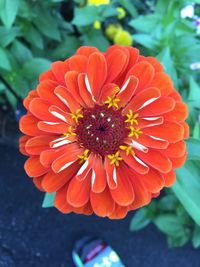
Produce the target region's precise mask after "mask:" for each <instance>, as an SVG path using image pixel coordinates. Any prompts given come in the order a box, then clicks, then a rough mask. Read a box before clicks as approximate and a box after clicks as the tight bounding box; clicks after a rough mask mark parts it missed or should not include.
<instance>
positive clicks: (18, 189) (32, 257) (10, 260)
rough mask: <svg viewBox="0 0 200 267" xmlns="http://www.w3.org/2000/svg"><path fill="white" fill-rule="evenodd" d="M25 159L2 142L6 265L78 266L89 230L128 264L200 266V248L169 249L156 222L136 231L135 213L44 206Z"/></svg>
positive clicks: (1, 247) (0, 246)
mask: <svg viewBox="0 0 200 267" xmlns="http://www.w3.org/2000/svg"><path fill="white" fill-rule="evenodd" d="M24 161H25V158H24V157H23V156H22V155H20V154H19V152H18V150H17V148H14V147H10V146H7V145H2V144H0V170H1V172H0V267H74V265H73V263H72V259H71V251H72V248H73V244H74V242H75V241H76V240H77V239H78V238H80V237H82V236H84V235H88V234H90V235H95V236H99V237H102V238H103V239H105V240H106V241H107V242H108V243H110V245H111V246H113V248H114V249H115V250H116V251H117V252H118V254H119V255H120V256H121V259H122V260H123V262H124V263H125V266H126V267H160V266H162V267H169V266H173V267H199V266H200V250H194V249H193V248H192V247H191V245H187V246H185V247H183V248H179V249H168V248H167V244H166V240H165V236H164V235H162V234H161V233H160V232H158V231H157V230H156V228H154V227H153V226H152V225H150V226H149V227H147V228H146V229H144V230H143V231H140V232H136V233H131V232H130V231H129V223H130V220H131V217H132V215H133V213H132V214H129V215H128V216H127V218H126V219H124V220H119V221H110V220H108V219H102V218H98V217H96V216H89V217H87V216H81V215H75V214H70V215H63V214H61V213H59V212H58V211H56V210H55V209H54V208H50V209H42V208H41V202H42V199H43V194H42V193H41V192H39V191H38V190H37V189H36V188H35V187H34V185H33V184H32V181H31V178H28V177H27V176H26V174H25V172H24V170H23V164H24Z"/></svg>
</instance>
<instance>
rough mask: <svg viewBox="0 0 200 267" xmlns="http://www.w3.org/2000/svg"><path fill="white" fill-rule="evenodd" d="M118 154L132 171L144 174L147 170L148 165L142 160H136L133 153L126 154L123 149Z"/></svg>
mask: <svg viewBox="0 0 200 267" xmlns="http://www.w3.org/2000/svg"><path fill="white" fill-rule="evenodd" d="M120 155H121V156H122V158H123V160H124V161H125V162H126V164H127V165H128V166H129V167H130V168H132V169H133V170H134V171H136V172H138V173H140V174H145V173H147V172H148V171H149V167H148V166H147V165H146V164H144V163H143V164H142V162H140V161H137V160H136V159H135V156H134V155H128V156H127V155H126V153H125V152H124V151H121V152H120Z"/></svg>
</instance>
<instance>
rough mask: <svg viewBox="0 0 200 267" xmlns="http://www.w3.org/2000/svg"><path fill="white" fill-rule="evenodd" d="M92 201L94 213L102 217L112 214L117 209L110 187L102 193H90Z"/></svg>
mask: <svg viewBox="0 0 200 267" xmlns="http://www.w3.org/2000/svg"><path fill="white" fill-rule="evenodd" d="M90 201H91V205H92V208H93V210H94V212H95V213H96V214H97V215H98V216H101V217H106V216H109V215H111V214H112V212H113V211H114V208H115V202H114V200H113V199H112V197H111V195H110V191H109V189H108V187H106V188H105V189H104V191H103V192H101V193H94V192H92V191H91V192H90Z"/></svg>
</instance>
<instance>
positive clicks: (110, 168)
mask: <svg viewBox="0 0 200 267" xmlns="http://www.w3.org/2000/svg"><path fill="white" fill-rule="evenodd" d="M104 164H105V169H106V175H107V183H108V186H109V188H111V189H115V188H116V187H117V183H116V179H117V178H116V177H117V176H116V167H115V165H114V164H110V160H109V159H108V158H107V157H105V162H104Z"/></svg>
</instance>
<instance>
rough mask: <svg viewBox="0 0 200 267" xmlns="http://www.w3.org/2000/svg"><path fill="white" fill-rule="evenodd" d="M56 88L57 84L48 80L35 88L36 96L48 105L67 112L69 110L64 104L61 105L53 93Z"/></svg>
mask: <svg viewBox="0 0 200 267" xmlns="http://www.w3.org/2000/svg"><path fill="white" fill-rule="evenodd" d="M57 86H58V84H57V83H55V82H53V81H50V80H45V81H43V82H41V83H40V84H38V86H37V92H38V95H39V96H40V97H41V98H42V99H44V100H46V101H48V102H49V103H50V104H52V105H55V106H58V107H59V108H61V109H63V110H64V111H69V108H68V107H67V106H66V105H65V104H63V102H62V101H60V99H59V98H58V97H57V96H56V95H55V93H54V90H55V88H56V87H57Z"/></svg>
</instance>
